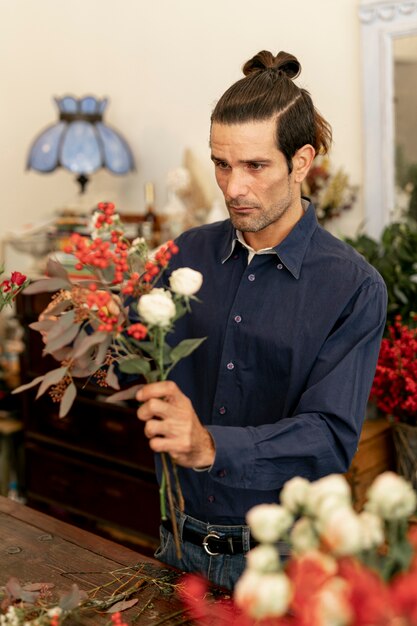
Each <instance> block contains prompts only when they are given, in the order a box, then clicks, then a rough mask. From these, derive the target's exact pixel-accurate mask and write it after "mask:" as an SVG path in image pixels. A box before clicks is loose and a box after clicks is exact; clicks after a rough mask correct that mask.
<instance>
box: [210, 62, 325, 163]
mask: <svg viewBox="0 0 417 626" xmlns="http://www.w3.org/2000/svg"><path fill="white" fill-rule="evenodd" d="M300 72H301V65H300V63H299V62H298V60H297V59H296V57H295V56H293V55H292V54H288V53H287V52H278V54H277V55H276V56H274V55H273V54H272V53H271V52H268V51H266V50H263V51H262V52H258V54H256V55H255V56H254V57H252V59H250V60H249V61H247V62H246V63H245V65H244V66H243V73H244V74H245V78H242V79H241V80H238V81H237V82H236V83H234V84H233V85H232V86H231V87H229V89H228V90H227V91H226V92H225V93H224V94H223V95H222V97H221V98H220V100H219V101H218V102H217V104H216V106H215V108H214V110H213V113H212V115H211V123H212V124H213V122H218V123H220V124H241V123H243V122H248V121H254V120H265V119H270V118H271V117H273V116H276V119H277V128H276V142H277V147H278V149H279V150H280V151H281V152H282V153H283V154H284V156H285V158H286V160H287V164H288V169H289V172H291V170H292V157H293V156H294V154H295V153H296V152H297V150H299V148H301V147H302V146H305V145H306V144H311V145H312V146H313V148H314V149H315V150H316V154H326V152H328V150H329V148H330V144H331V141H332V129H331V127H330V124H329V123H328V122H326V120H325V119H324V118H323V117H322V116H321V115H320V113H319V112H318V111H317V109H316V108H315V107H314V104H313V101H312V99H311V96H310V94H309V93H308V91H307V90H306V89H302V88H300V87H298V86H297V85H296V84H295V83H294V82H293V80H292V79H293V78H296V77H297V76H298V75H299V74H300Z"/></svg>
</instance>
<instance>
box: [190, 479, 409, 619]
mask: <svg viewBox="0 0 417 626" xmlns="http://www.w3.org/2000/svg"><path fill="white" fill-rule="evenodd" d="M312 502H315V503H316V504H319V506H318V507H316V508H315V509H314V508H313V507H312V506H311V504H312ZM416 505H417V496H416V493H415V492H414V491H413V490H412V488H411V485H410V484H409V483H408V482H407V481H406V480H404V479H403V478H402V477H400V476H398V475H396V474H394V473H392V472H385V473H383V474H381V475H380V476H378V477H377V478H376V479H375V481H374V482H373V484H372V485H371V487H370V488H369V490H368V493H367V502H366V505H365V508H366V510H365V511H363V512H360V513H358V512H356V511H355V510H354V509H353V506H352V502H351V495H350V489H349V486H348V483H347V481H346V479H345V478H344V477H343V476H340V475H332V476H327V477H325V478H322V479H320V480H318V481H315V482H312V483H310V482H309V481H306V480H305V479H302V478H300V477H296V478H293V479H292V480H290V481H288V482H287V483H286V485H285V486H284V488H283V490H282V498H281V504H276V505H274V504H269V505H258V506H256V507H254V508H253V509H251V510H250V511H249V512H248V515H247V522H248V524H249V525H250V527H251V530H252V531H253V530H255V532H254V533H253V534H254V536H255V537H258V539H261V537H262V539H261V544H260V545H258V546H257V547H255V548H253V549H252V550H251V551H250V552H248V554H247V565H246V569H245V571H244V573H243V575H242V576H241V578H240V579H239V580H238V582H237V584H236V587H235V591H234V597H233V600H232V599H231V600H229V601H228V602H225V601H224V600H223V601H222V602H221V603H216V602H215V603H211V604H210V603H209V602H208V601H207V600H205V598H204V592H205V587H204V586H202V583H201V582H200V584H199V585H195V584H194V582H193V581H194V579H193V578H192V577H191V580H190V579H189V582H187V580H186V584H185V590H184V592H183V599H184V602H185V604H186V605H187V607H189V608H190V610H192V612H193V615H194V616H195V617H196V622H197V623H198V624H199V625H200V626H209V625H210V626H220V625H221V624H224V623H227V624H230V625H232V626H243V625H244V626H255V624H259V623H262V624H265V625H266V624H268V626H400V625H401V626H417V557H416V553H417V528H416V527H415V526H414V527H413V526H412V525H411V526H409V522H408V518H409V517H410V516H411V515H412V514H413V513H414V512H415V510H416ZM287 506H288V509H287V510H286V512H287V515H288V516H290V515H299V517H298V519H297V521H296V522H295V524H293V526H292V527H291V528H289V527H288V526H286V524H281V525H280V529H279V530H278V525H277V520H278V519H279V520H282V519H284V514H283V510H285V509H286V507H287ZM265 507H268V508H267V509H266V508H265ZM274 509H275V511H274ZM259 520H262V525H260V524H259ZM268 523H269V524H270V526H271V530H270V531H269V532H266V530H265V527H264V526H265V525H267V524H268ZM259 530H261V532H259ZM303 534H305V535H306V537H304V538H303ZM278 540H283V541H286V542H287V543H288V544H289V545H290V547H291V549H292V552H291V556H290V558H289V559H288V560H287V561H284V562H283V561H282V560H281V559H280V557H279V549H278V545H277V542H278ZM227 611H228V613H227ZM226 614H227V615H228V619H227V621H225V615H226ZM260 620H261V622H260Z"/></svg>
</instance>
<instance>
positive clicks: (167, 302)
mask: <svg viewBox="0 0 417 626" xmlns="http://www.w3.org/2000/svg"><path fill="white" fill-rule="evenodd" d="M138 313H139V315H140V317H141V319H142V320H143V321H144V322H146V323H147V324H150V325H151V326H161V327H162V328H165V327H167V326H169V325H170V322H171V320H172V319H173V318H174V317H175V313H176V308H175V304H174V302H173V300H172V299H171V298H169V297H167V296H166V295H164V294H162V293H146V294H144V295H143V296H141V297H140V299H139V304H138Z"/></svg>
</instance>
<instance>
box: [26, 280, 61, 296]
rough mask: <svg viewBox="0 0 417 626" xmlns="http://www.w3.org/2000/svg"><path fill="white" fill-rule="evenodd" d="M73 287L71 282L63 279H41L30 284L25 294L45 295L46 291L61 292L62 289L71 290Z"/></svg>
mask: <svg viewBox="0 0 417 626" xmlns="http://www.w3.org/2000/svg"><path fill="white" fill-rule="evenodd" d="M71 288H72V285H71V283H70V282H69V280H64V279H63V278H41V279H40V280H36V281H35V282H33V283H30V285H29V286H28V287H26V289H25V290H24V293H25V294H27V295H28V294H29V295H32V294H36V293H44V292H45V291H59V290H60V289H71Z"/></svg>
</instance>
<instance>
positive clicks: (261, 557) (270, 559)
mask: <svg viewBox="0 0 417 626" xmlns="http://www.w3.org/2000/svg"><path fill="white" fill-rule="evenodd" d="M246 563H247V567H248V568H249V569H251V570H256V571H257V572H260V573H268V572H277V571H278V570H279V563H280V559H279V553H278V550H277V549H276V548H274V546H271V545H269V544H265V545H260V546H256V548H253V550H250V551H249V552H248V553H247V554H246Z"/></svg>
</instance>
